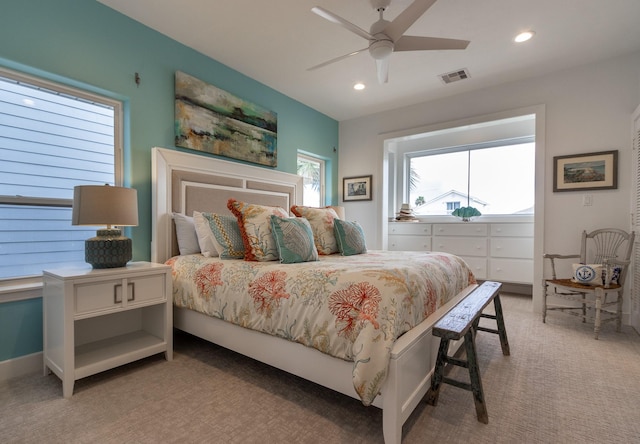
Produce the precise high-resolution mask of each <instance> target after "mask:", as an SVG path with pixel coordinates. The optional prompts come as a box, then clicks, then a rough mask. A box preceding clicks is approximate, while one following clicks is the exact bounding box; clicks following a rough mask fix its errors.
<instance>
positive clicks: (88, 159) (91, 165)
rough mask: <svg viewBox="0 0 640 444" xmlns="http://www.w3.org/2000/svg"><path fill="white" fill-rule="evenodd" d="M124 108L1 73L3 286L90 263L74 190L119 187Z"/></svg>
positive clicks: (87, 231) (89, 233) (88, 230)
mask: <svg viewBox="0 0 640 444" xmlns="http://www.w3.org/2000/svg"><path fill="white" fill-rule="evenodd" d="M120 109H121V104H120V103H119V102H116V101H113V100H110V99H107V98H103V97H97V96H94V95H92V94H89V93H86V92H83V91H79V90H74V89H70V88H67V87H64V86H61V85H57V84H53V83H49V82H45V81H41V80H38V79H35V78H30V77H26V76H22V75H18V74H16V73H12V72H8V71H0V279H6V278H16V277H26V276H35V275H40V274H41V272H42V269H43V268H47V267H59V266H61V265H64V264H71V263H78V262H84V241H85V239H87V238H90V237H93V236H95V232H96V231H95V230H96V227H81V226H72V225H71V210H72V208H71V207H72V201H73V187H74V186H75V185H92V184H95V185H102V184H105V183H108V184H111V185H115V184H120V177H119V176H120V175H119V174H116V172H117V171H118V169H117V167H119V165H120V157H121V156H120V155H119V153H120V148H121V143H120V140H119V137H117V136H116V135H117V134H119V131H120V128H119V126H120V125H119V119H120V115H121V113H120Z"/></svg>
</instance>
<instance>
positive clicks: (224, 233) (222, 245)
mask: <svg viewBox="0 0 640 444" xmlns="http://www.w3.org/2000/svg"><path fill="white" fill-rule="evenodd" d="M202 215H203V216H204V218H205V219H206V220H207V221H208V222H209V227H210V228H211V233H212V234H213V237H212V238H211V240H212V241H213V245H214V246H215V249H216V250H217V251H218V254H219V255H220V259H242V258H243V257H244V243H243V241H242V234H241V233H240V227H238V220H237V219H236V218H235V217H234V216H231V215H228V216H223V215H220V214H215V213H202Z"/></svg>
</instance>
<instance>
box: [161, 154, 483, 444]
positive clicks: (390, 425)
mask: <svg viewBox="0 0 640 444" xmlns="http://www.w3.org/2000/svg"><path fill="white" fill-rule="evenodd" d="M152 163H153V165H152V169H153V170H152V181H153V197H152V206H153V208H152V243H151V259H152V261H154V262H164V261H166V260H167V259H169V258H170V257H172V256H174V255H176V254H177V253H176V251H177V250H176V248H177V247H176V244H175V234H174V228H173V222H172V217H171V213H172V212H182V213H185V214H190V213H191V212H192V211H193V209H198V210H200V211H218V212H227V211H228V210H227V209H226V207H223V205H222V202H224V203H226V197H224V196H225V195H226V194H229V193H231V194H232V195H233V196H234V197H236V196H238V197H236V198H239V200H244V199H251V198H252V197H254V199H253V200H254V202H255V203H261V202H263V201H264V202H265V203H266V204H269V205H272V204H273V200H272V199H273V198H274V196H276V197H275V198H276V199H280V201H281V202H282V206H283V207H284V206H285V205H286V207H285V208H287V209H288V208H289V207H290V205H292V204H294V203H295V204H297V205H301V201H302V179H301V178H300V177H299V176H296V175H293V174H289V173H283V172H279V171H275V170H271V169H267V168H260V167H254V166H249V165H245V164H240V163H235V162H229V161H225V160H220V159H216V158H211V157H205V156H199V155H194V154H188V153H184V152H180V151H176V150H169V149H165V148H153V150H152ZM194 190H195V191H196V193H195V194H196V195H197V194H198V193H200V192H203V193H211V194H212V195H215V196H216V199H217V203H215V204H214V205H213V206H208V207H206V208H192V207H190V203H189V198H190V197H189V196H190V195H192V194H193V193H192V192H193V191H194ZM225 193H226V194H225ZM233 193H235V194H233ZM248 196H249V197H248ZM201 198H202V195H200V196H199V197H198V199H200V200H201ZM194 200H195V199H194ZM213 200H215V199H213ZM199 205H202V204H199ZM475 287H476V285H472V286H469V287H467V288H466V289H465V290H464V291H462V292H461V293H460V294H459V295H457V296H456V297H455V298H454V299H453V300H451V301H449V303H447V304H446V305H445V306H443V307H441V308H439V309H438V310H437V311H436V312H435V313H433V314H432V315H431V316H429V317H428V318H427V319H426V320H424V321H423V322H422V323H421V324H420V325H418V326H417V327H415V328H413V329H412V330H411V331H409V332H407V333H405V334H404V335H403V336H401V337H400V338H399V339H398V340H397V341H396V342H395V344H394V346H393V349H392V350H391V361H390V364H389V372H388V376H387V380H386V381H385V383H384V386H383V388H382V390H381V394H380V395H378V396H377V397H376V399H375V400H374V403H373V405H374V406H376V407H379V408H381V409H382V412H383V413H382V417H383V421H382V422H383V434H384V441H385V443H386V444H400V442H401V440H402V425H403V424H404V422H405V421H406V420H407V418H408V417H409V415H410V414H411V412H412V411H413V410H414V409H415V407H416V406H417V405H418V403H419V402H420V401H421V400H422V398H423V397H424V395H425V394H426V392H427V390H428V388H429V386H430V382H431V373H432V372H433V367H434V365H435V356H436V353H437V350H438V344H439V341H438V340H437V339H438V338H435V337H433V336H432V334H431V327H432V326H433V325H434V324H435V323H436V321H437V320H438V319H440V318H441V317H442V316H443V315H444V314H445V313H446V312H447V311H449V310H450V309H451V308H452V307H453V306H454V305H455V304H456V303H457V302H458V301H460V300H461V299H462V298H464V297H465V296H466V295H467V294H469V293H470V292H471V291H473V290H474V289H475ZM174 326H175V327H176V328H178V329H180V330H183V331H186V332H188V333H190V334H193V335H195V336H198V337H200V338H203V339H206V340H207V341H210V342H213V343H215V344H218V345H221V346H223V347H225V348H228V349H230V350H233V351H236V352H238V353H241V354H242V355H245V356H248V357H251V358H253V359H256V360H258V361H261V362H264V363H266V364H269V365H271V366H273V367H276V368H279V369H281V370H284V371H286V372H289V373H292V374H294V375H297V376H299V377H301V378H304V379H306V380H309V381H312V382H315V383H317V384H320V385H322V386H324V387H328V388H330V389H333V390H335V391H338V392H340V393H343V394H345V395H348V396H351V397H353V398H356V399H359V398H358V395H357V394H356V392H355V390H354V388H353V383H352V370H353V363H351V362H347V361H343V360H341V359H337V358H332V357H331V356H329V355H326V354H324V353H321V352H319V351H317V350H315V349H312V348H309V347H305V346H303V345H301V344H298V343H295V342H290V341H287V340H284V339H282V338H278V337H274V336H269V335H267V334H264V333H260V332H256V331H253V330H248V329H246V328H242V327H239V326H237V325H234V324H231V323H228V322H225V321H222V320H220V319H217V318H212V317H209V316H206V315H203V314H200V313H197V312H195V311H192V310H188V309H182V308H177V307H174ZM363 408H364V407H363Z"/></svg>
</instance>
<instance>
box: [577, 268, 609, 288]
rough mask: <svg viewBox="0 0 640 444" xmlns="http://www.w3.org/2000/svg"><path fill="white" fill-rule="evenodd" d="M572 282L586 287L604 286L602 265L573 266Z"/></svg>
mask: <svg viewBox="0 0 640 444" xmlns="http://www.w3.org/2000/svg"><path fill="white" fill-rule="evenodd" d="M572 280H573V281H574V282H577V283H579V284H584V285H602V265H601V264H573V278H572Z"/></svg>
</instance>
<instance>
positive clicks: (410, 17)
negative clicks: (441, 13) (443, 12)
mask: <svg viewBox="0 0 640 444" xmlns="http://www.w3.org/2000/svg"><path fill="white" fill-rule="evenodd" d="M435 2H436V0H415V1H414V2H413V3H411V4H410V5H409V6H408V7H407V9H405V10H404V11H402V12H401V13H400V15H399V16H397V17H396V18H395V19H393V21H392V22H391V23H389V24H388V25H387V27H386V28H385V29H384V31H383V32H384V33H385V34H386V35H387V36H388V37H389V38H390V39H391V40H393V41H394V42H396V41H397V40H398V39H399V38H400V37H402V34H404V33H405V31H406V30H407V29H409V27H410V26H411V25H413V24H414V23H415V22H416V20H418V19H419V18H420V17H422V14H424V13H425V12H426V11H427V9H429V8H430V7H431V5H433V4H434V3H435Z"/></svg>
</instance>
